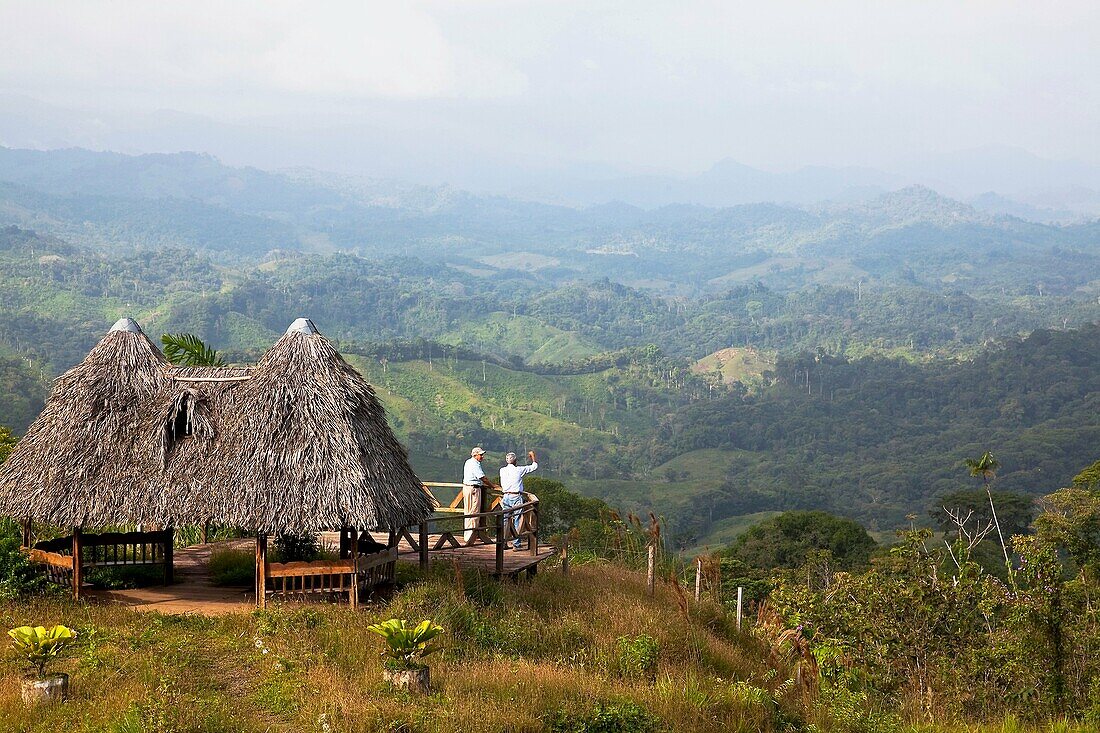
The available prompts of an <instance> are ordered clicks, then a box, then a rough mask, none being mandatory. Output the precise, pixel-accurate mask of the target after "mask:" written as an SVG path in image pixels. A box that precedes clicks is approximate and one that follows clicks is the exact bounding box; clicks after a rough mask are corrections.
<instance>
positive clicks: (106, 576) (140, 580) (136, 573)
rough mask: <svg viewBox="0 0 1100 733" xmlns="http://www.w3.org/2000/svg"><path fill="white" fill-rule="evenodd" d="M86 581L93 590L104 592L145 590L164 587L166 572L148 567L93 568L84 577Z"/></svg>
mask: <svg viewBox="0 0 1100 733" xmlns="http://www.w3.org/2000/svg"><path fill="white" fill-rule="evenodd" d="M84 580H85V582H86V583H88V584H89V585H91V586H92V587H93V588H100V589H103V590H120V589H125V588H145V587H147V586H150V585H163V584H164V571H163V570H162V569H161V568H159V567H153V566H147V565H144V566H143V565H134V566H120V567H113V568H91V569H90V570H89V571H88V572H87V574H86V575H85V576H84Z"/></svg>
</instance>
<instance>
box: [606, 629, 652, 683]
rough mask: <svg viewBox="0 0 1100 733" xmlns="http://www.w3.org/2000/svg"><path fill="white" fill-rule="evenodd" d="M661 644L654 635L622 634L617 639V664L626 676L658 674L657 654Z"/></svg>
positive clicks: (621, 672) (649, 676) (621, 673)
mask: <svg viewBox="0 0 1100 733" xmlns="http://www.w3.org/2000/svg"><path fill="white" fill-rule="evenodd" d="M659 652H660V645H659V644H658V642H657V640H656V639H654V638H653V637H652V636H648V635H646V634H639V635H638V636H620V637H619V638H618V639H616V640H615V665H616V668H617V671H618V673H619V674H620V675H622V676H624V677H645V678H647V679H653V678H655V677H656V676H657V656H658V653H659Z"/></svg>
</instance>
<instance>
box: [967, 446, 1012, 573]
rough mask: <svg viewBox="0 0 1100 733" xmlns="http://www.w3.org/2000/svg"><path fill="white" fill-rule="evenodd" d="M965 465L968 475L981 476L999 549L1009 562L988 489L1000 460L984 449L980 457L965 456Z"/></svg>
mask: <svg viewBox="0 0 1100 733" xmlns="http://www.w3.org/2000/svg"><path fill="white" fill-rule="evenodd" d="M966 467H967V469H969V470H970V475H971V476H973V477H975V478H979V477H980V478H981V480H982V484H984V486H985V494H986V496H988V497H989V511H991V512H993V524H994V526H996V527H997V536H998V537H999V538H1000V539H1001V550H1003V551H1004V554H1005V564H1006V565H1007V564H1009V562H1010V561H1009V559H1008V545H1006V544H1005V536H1004V534H1002V532H1001V523H1000V521H999V520H998V519H997V507H995V506H994V505H993V492H992V491H991V490H990V489H989V484H990V482H991V481H992V480H993V479H995V478H997V469H998V468H1000V467H1001V462H1000V461H998V460H997V459H996V458H995V457H994V456H993V454H992V453H990V452H989V451H986V452H985V453H982V455H981V457H980V458H977V459H974V458H967V459H966Z"/></svg>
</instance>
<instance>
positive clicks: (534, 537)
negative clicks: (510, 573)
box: [527, 502, 539, 557]
mask: <svg viewBox="0 0 1100 733" xmlns="http://www.w3.org/2000/svg"><path fill="white" fill-rule="evenodd" d="M528 511H530V512H531V513H533V514H534V515H535V531H534V532H532V533H531V534H529V535H527V553H528V554H529V555H530V556H531V557H538V554H539V504H538V502H535V505H534V506H533V507H531V508H530V509H529V510H528Z"/></svg>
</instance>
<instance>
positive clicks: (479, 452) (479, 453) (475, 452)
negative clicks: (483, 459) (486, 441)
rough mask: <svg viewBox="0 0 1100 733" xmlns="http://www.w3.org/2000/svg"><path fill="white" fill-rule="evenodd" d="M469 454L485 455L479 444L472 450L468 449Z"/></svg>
mask: <svg viewBox="0 0 1100 733" xmlns="http://www.w3.org/2000/svg"><path fill="white" fill-rule="evenodd" d="M470 455H471V456H483V455H485V451H483V450H482V449H481V446H480V445H479V446H478V447H477V448H474V449H473V450H472V451H470Z"/></svg>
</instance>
